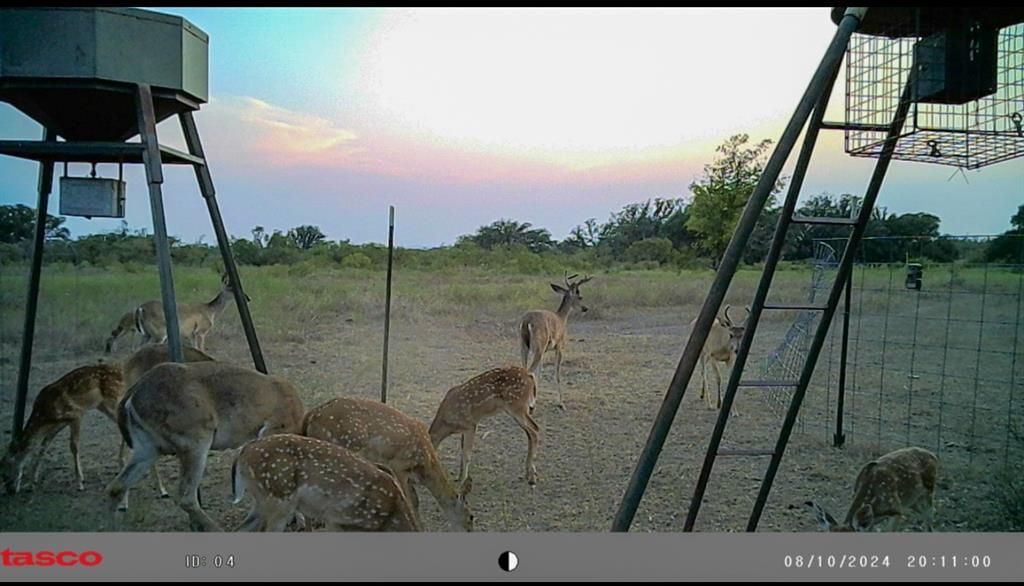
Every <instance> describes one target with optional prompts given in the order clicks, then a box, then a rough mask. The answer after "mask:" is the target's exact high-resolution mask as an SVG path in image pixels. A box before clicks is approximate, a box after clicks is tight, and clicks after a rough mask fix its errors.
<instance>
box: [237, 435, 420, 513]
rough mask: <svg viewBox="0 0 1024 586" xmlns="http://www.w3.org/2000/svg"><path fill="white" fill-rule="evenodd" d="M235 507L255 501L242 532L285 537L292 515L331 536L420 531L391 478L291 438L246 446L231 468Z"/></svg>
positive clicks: (319, 444)
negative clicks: (248, 496) (320, 525)
mask: <svg viewBox="0 0 1024 586" xmlns="http://www.w3.org/2000/svg"><path fill="white" fill-rule="evenodd" d="M231 486H232V493H233V494H234V502H235V503H239V502H241V500H242V497H243V496H244V494H245V491H246V489H248V490H249V491H250V492H251V493H252V495H253V497H254V498H255V500H256V503H255V505H254V506H253V508H252V510H251V511H250V512H249V515H248V516H247V517H246V519H245V521H243V522H242V525H241V526H240V527H239V528H238V530H240V531H284V529H285V527H286V526H287V525H288V523H290V522H291V521H292V519H293V518H295V517H296V515H302V516H303V517H304V518H306V519H317V520H320V521H323V522H324V523H326V524H327V528H328V529H329V530H331V531H419V530H420V526H419V523H418V522H417V520H416V515H415V513H414V512H413V510H412V503H410V502H409V498H408V496H407V495H406V494H405V492H404V491H403V490H402V488H401V487H400V486H399V484H398V479H397V478H396V477H395V475H394V474H393V473H392V472H391V471H390V470H389V469H388V468H387V466H384V465H383V464H377V463H373V462H370V461H369V460H366V459H364V458H362V457H360V456H358V455H356V454H354V453H353V452H351V451H350V450H348V449H346V448H343V447H341V446H339V445H337V444H334V443H331V442H326V441H323V440H319V439H316V438H310V437H304V436H300V435H293V434H282V435H275V436H273V437H264V438H261V439H257V440H255V441H252V442H249V443H247V444H245V446H244V447H243V448H242V450H241V451H240V452H239V454H238V457H237V458H236V459H235V463H234V465H233V466H232V467H231Z"/></svg>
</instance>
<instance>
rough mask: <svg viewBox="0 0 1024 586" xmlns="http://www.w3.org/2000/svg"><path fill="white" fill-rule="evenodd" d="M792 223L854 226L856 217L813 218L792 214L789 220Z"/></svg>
mask: <svg viewBox="0 0 1024 586" xmlns="http://www.w3.org/2000/svg"><path fill="white" fill-rule="evenodd" d="M791 221H792V222H793V223H794V224H814V225H819V226H856V225H857V218H839V217H831V218H827V217H821V218H813V217H810V216H793V219H792V220H791Z"/></svg>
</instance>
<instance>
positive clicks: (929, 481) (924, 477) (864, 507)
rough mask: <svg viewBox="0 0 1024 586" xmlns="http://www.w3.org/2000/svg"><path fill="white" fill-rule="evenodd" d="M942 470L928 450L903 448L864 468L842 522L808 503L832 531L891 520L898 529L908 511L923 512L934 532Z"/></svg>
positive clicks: (891, 527)
mask: <svg viewBox="0 0 1024 586" xmlns="http://www.w3.org/2000/svg"><path fill="white" fill-rule="evenodd" d="M938 470H939V459H938V458H937V457H935V454H933V453H931V452H929V451H928V450H926V449H924V448H918V447H910V448H903V449H899V450H896V451H894V452H889V453H888V454H886V455H884V456H882V457H880V458H878V459H876V460H872V461H871V462H868V463H867V464H865V465H864V467H863V468H861V470H860V474H858V475H857V483H856V485H855V486H854V494H853V503H852V504H850V510H849V511H848V512H847V513H846V519H845V520H844V521H843V523H842V524H839V523H836V520H835V519H833V518H832V515H830V514H828V512H827V511H825V509H823V508H822V507H821V506H820V505H818V504H817V503H815V502H813V501H807V502H805V503H804V505H805V506H807V507H809V508H810V509H811V510H812V511H814V514H815V517H816V518H817V519H818V523H819V524H820V525H821V527H822V528H823V529H827V530H828V531H868V530H869V529H871V528H872V526H874V525H875V524H877V523H879V522H880V521H882V520H886V521H887V524H888V529H889V530H890V531H892V530H898V529H899V528H900V527H901V526H902V523H903V521H904V518H905V517H904V512H905V511H908V510H913V511H914V512H916V513H918V514H919V515H921V516H922V517H923V518H924V521H925V527H926V529H927V530H928V531H931V530H932V522H933V521H932V520H933V517H934V515H935V503H934V499H935V481H936V478H937V476H938Z"/></svg>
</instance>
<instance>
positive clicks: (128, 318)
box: [106, 309, 139, 354]
mask: <svg viewBox="0 0 1024 586" xmlns="http://www.w3.org/2000/svg"><path fill="white" fill-rule="evenodd" d="M138 331H139V330H138V328H137V327H136V325H135V310H134V309H133V310H131V311H126V312H125V313H124V315H122V316H121V319H120V320H118V322H117V327H115V328H114V329H113V331H111V332H110V337H109V338H107V344H106V353H107V354H110V352H111V351H113V349H114V342H116V341H117V340H118V338H120V337H121V336H126V335H128V334H131V333H135V332H138Z"/></svg>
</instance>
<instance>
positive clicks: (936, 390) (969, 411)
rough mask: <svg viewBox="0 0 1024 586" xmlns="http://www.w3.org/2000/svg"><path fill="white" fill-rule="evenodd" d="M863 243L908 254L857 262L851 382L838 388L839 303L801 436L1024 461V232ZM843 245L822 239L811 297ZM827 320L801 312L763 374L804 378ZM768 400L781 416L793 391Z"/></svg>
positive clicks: (956, 457)
mask: <svg viewBox="0 0 1024 586" xmlns="http://www.w3.org/2000/svg"><path fill="white" fill-rule="evenodd" d="M1008 238H1009V239H1010V242H1009V243H1008V242H1007V239H1008ZM1000 239H1001V240H1000ZM866 240H867V241H869V242H866V244H874V245H875V246H874V247H873V248H872V247H871V246H867V247H866V248H867V250H875V251H876V252H877V251H878V250H880V249H882V248H884V246H881V245H885V246H887V247H888V248H889V249H890V250H893V251H899V252H900V253H901V256H902V257H903V258H901V259H889V260H887V261H886V262H880V261H879V259H878V258H872V259H868V260H871V261H872V262H865V261H864V260H865V259H864V258H863V256H861V257H859V262H857V263H856V264H855V266H854V272H853V275H852V299H851V303H850V307H849V314H850V315H849V336H848V340H847V349H846V352H847V362H846V372H845V388H840V384H839V381H840V374H841V370H842V359H841V358H842V350H843V343H842V332H843V327H842V326H843V305H842V303H843V302H842V301H840V307H839V308H838V310H837V312H836V317H835V319H834V321H833V323H832V324H831V325H830V330H829V337H828V338H827V340H826V342H825V344H826V345H825V347H824V348H823V349H822V353H821V355H820V357H819V360H818V365H817V368H816V370H815V374H814V377H813V378H812V380H811V385H810V388H809V389H808V393H807V395H806V397H805V399H804V403H803V405H802V407H801V413H800V417H799V419H798V424H797V428H796V429H797V431H798V432H800V433H815V434H817V433H823V434H824V436H825V439H826V441H828V442H830V443H831V442H833V441H834V440H835V438H836V436H837V434H840V435H842V436H844V437H845V440H846V441H848V442H857V443H858V444H862V445H869V446H872V447H873V448H874V449H875V450H876V451H878V452H879V453H881V452H885V451H889V450H892V449H896V448H899V447H904V446H909V445H917V446H923V447H927V448H929V449H932V450H934V451H935V452H936V453H937V454H939V456H940V457H941V458H942V459H943V461H944V462H946V463H949V462H953V463H954V468H956V467H960V466H982V467H985V468H986V469H992V468H993V467H994V466H1000V465H1001V466H1005V465H1006V464H1008V463H1010V462H1020V461H1022V460H1024V235H1018V236H1013V235H1011V236H1007V235H1003V236H999V237H995V236H959V237H943V238H941V239H938V238H919V239H908V238H899V239H897V238H869V239H866ZM870 241H874V242H870ZM885 241H888V242H885ZM937 241H942V242H937ZM936 244H941V246H939V247H936V246H935V245H936ZM844 245H845V239H843V240H838V239H837V240H831V241H817V242H816V254H815V259H814V273H813V277H812V279H811V283H810V286H809V287H808V292H807V297H808V301H814V300H815V299H819V300H820V299H821V298H823V297H824V296H825V295H827V294H828V289H829V288H830V287H831V286H832V283H833V282H834V280H835V276H836V269H837V265H838V263H837V261H838V256H837V254H836V250H837V249H840V250H841V248H842V246H844ZM996 245H998V246H1000V247H1001V248H1002V249H1003V250H1005V249H1007V248H1010V249H1012V250H1014V251H1015V252H1014V256H1015V258H1013V259H1010V260H1015V261H1016V262H1007V259H1006V258H1005V257H1003V258H1000V259H993V258H990V257H989V256H988V255H989V253H990V251H991V250H993V247H994V246H996ZM928 250H931V251H933V252H934V251H936V250H945V251H947V252H948V251H954V252H953V255H954V256H956V257H957V258H956V259H955V260H948V261H947V259H946V258H940V259H939V260H933V259H929V258H928V254H927V251H928ZM862 255H863V249H862ZM939 256H944V255H939ZM918 271H920V273H918ZM918 278H919V279H920V280H919V281H918ZM819 316H820V312H814V311H805V312H801V313H800V314H799V315H798V316H797V318H796V319H795V320H794V323H793V325H792V326H791V327H790V329H789V331H788V332H787V334H786V336H785V337H784V339H783V341H782V342H781V343H780V344H779V345H778V347H776V348H775V350H774V351H773V352H771V353H770V354H769V356H768V357H767V358H766V359H765V362H764V365H763V374H764V378H765V379H766V380H773V381H774V380H778V381H782V380H794V379H795V378H796V377H798V375H799V372H800V368H801V367H802V366H803V363H804V360H805V357H806V354H807V348H808V346H809V344H810V339H811V337H812V336H813V332H814V329H815V327H816V326H817V319H818V317H819ZM840 393H842V394H843V395H844V407H843V423H842V428H841V429H840V428H839V426H838V424H837V419H838V403H839V395H840ZM766 396H767V397H768V402H769V404H770V405H771V407H772V410H773V411H775V412H776V413H777V414H779V415H782V414H783V413H785V410H786V409H787V408H788V406H789V401H790V398H791V396H792V389H791V388H790V387H782V386H780V387H773V388H770V389H769V392H768V393H767V394H766Z"/></svg>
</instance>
